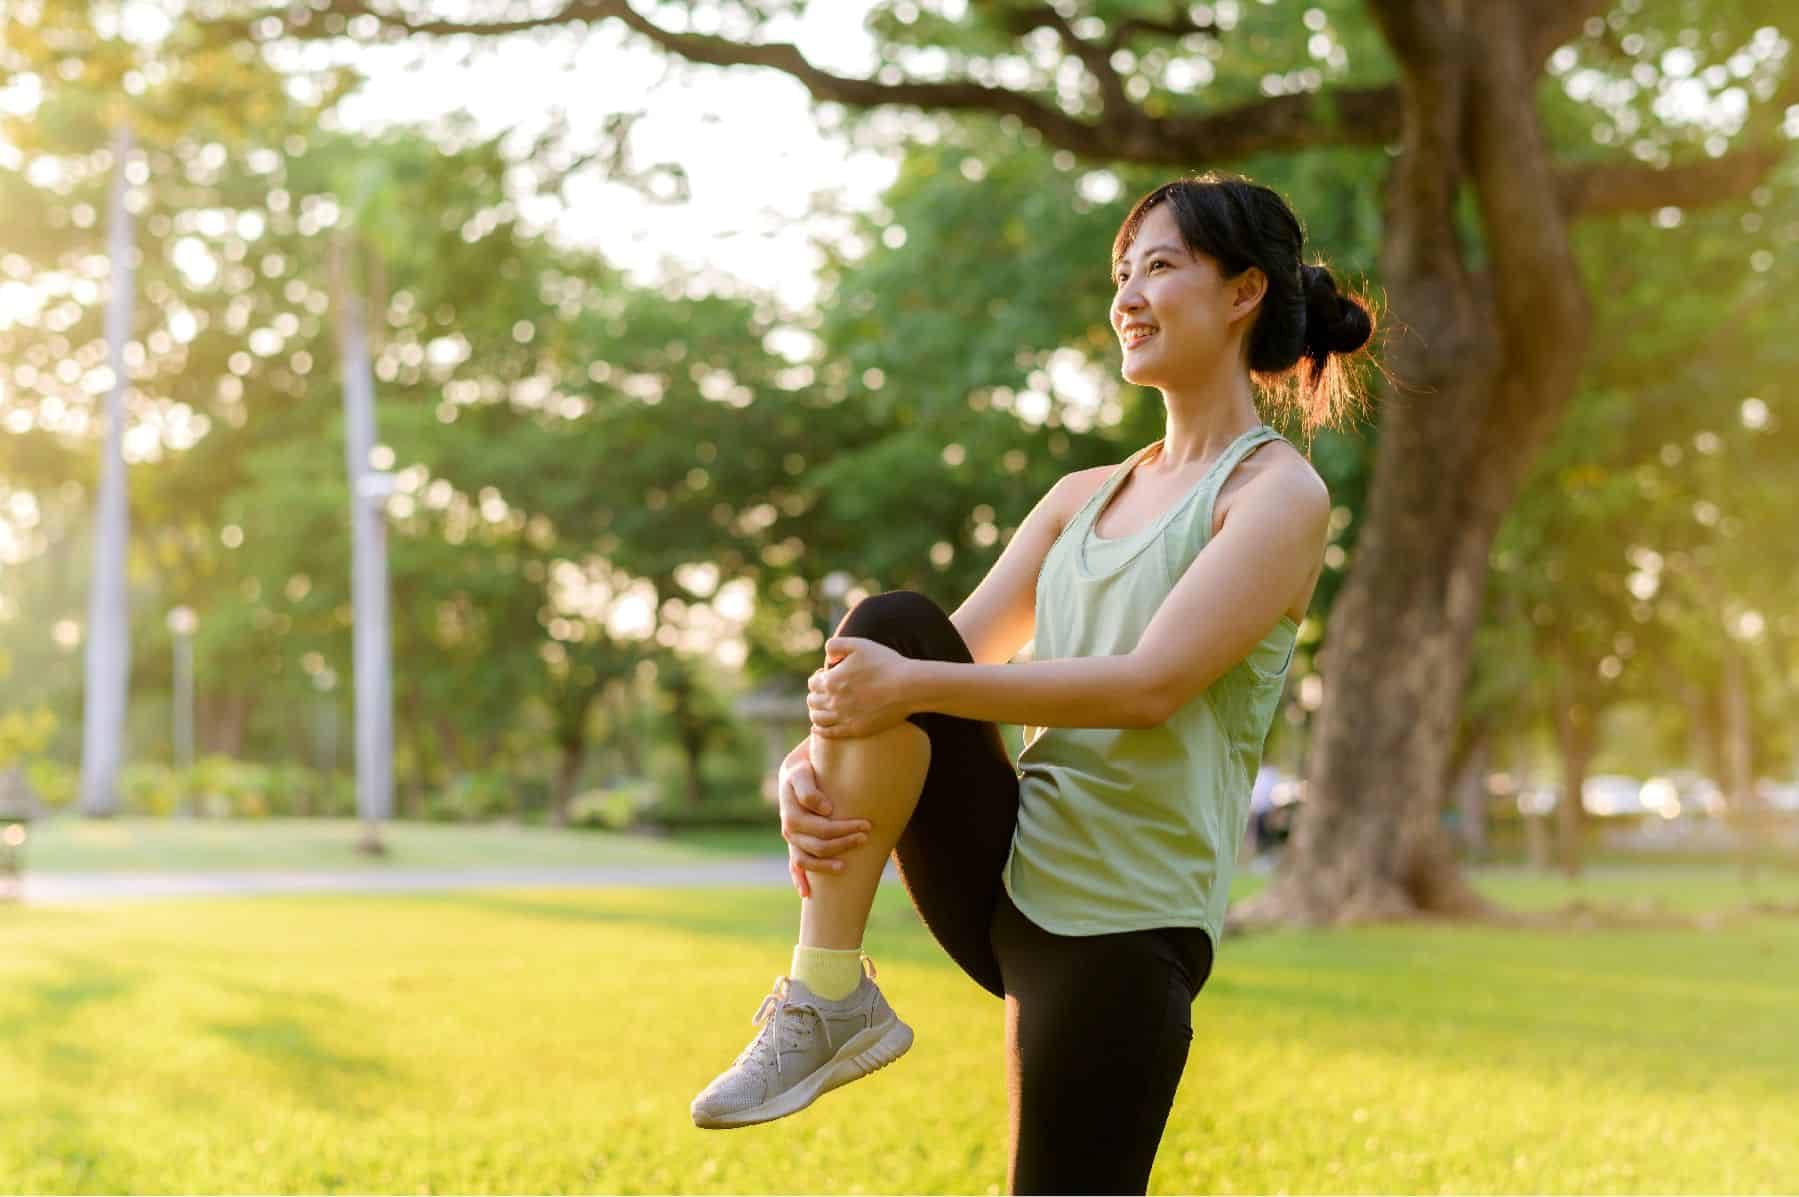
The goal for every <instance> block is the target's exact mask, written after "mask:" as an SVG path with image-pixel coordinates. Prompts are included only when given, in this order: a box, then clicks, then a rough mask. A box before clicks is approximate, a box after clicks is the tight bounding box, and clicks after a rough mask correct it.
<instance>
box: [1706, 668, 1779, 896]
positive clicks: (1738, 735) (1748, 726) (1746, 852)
mask: <svg viewBox="0 0 1799 1197" xmlns="http://www.w3.org/2000/svg"><path fill="white" fill-rule="evenodd" d="M1723 667H1724V668H1723V684H1724V719H1723V728H1722V730H1723V737H1722V739H1723V749H1724V754H1723V755H1724V762H1723V763H1724V776H1723V777H1721V778H1719V781H1720V783H1721V784H1722V785H1723V787H1724V794H1725V803H1726V806H1725V809H1726V810H1728V811H1729V812H1730V815H1731V818H1732V820H1733V821H1734V822H1735V823H1736V825H1737V833H1738V836H1739V837H1740V840H1741V843H1742V846H1743V853H1742V858H1741V868H1742V875H1743V881H1744V882H1745V883H1753V882H1754V881H1755V879H1756V875H1757V873H1758V871H1759V866H1760V864H1761V853H1762V845H1763V844H1764V843H1765V842H1766V840H1767V837H1768V835H1769V833H1770V831H1771V830H1772V829H1771V828H1770V827H1768V826H1767V820H1766V819H1765V818H1763V811H1762V803H1761V796H1760V795H1759V794H1758V793H1756V789H1755V742H1754V720H1753V716H1752V712H1751V707H1750V694H1749V677H1748V669H1747V667H1746V662H1745V661H1744V660H1743V651H1742V649H1741V647H1740V646H1738V645H1737V644H1736V643H1735V642H1734V641H1733V640H1732V639H1731V638H1730V634H1729V633H1728V632H1726V633H1725V634H1724V641H1723Z"/></svg>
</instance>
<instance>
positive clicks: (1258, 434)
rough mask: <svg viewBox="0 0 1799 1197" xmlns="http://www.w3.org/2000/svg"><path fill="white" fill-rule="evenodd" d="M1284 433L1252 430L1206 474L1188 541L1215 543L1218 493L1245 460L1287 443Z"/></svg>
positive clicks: (1264, 429)
mask: <svg viewBox="0 0 1799 1197" xmlns="http://www.w3.org/2000/svg"><path fill="white" fill-rule="evenodd" d="M1285 439H1287V438H1286V437H1283V436H1282V435H1281V434H1280V433H1278V432H1276V431H1275V430H1274V429H1272V428H1270V427H1269V426H1268V425H1266V424H1262V425H1260V426H1258V427H1255V428H1251V429H1250V430H1249V431H1248V432H1245V433H1244V434H1243V435H1242V436H1240V437H1238V438H1237V439H1236V440H1234V441H1232V442H1231V444H1230V446H1229V447H1228V448H1226V449H1225V451H1224V452H1223V453H1220V454H1219V455H1218V460H1217V461H1215V462H1213V463H1212V468H1211V469H1210V470H1208V471H1206V478H1205V482H1204V483H1203V489H1202V492H1201V494H1200V496H1199V501H1198V502H1197V503H1194V504H1193V506H1192V507H1191V508H1190V510H1191V511H1192V517H1191V518H1192V520H1193V524H1194V527H1193V528H1191V529H1189V530H1188V538H1189V540H1190V541H1191V542H1192V543H1197V544H1201V545H1203V544H1205V543H1206V542H1207V541H1209V540H1211V539H1212V511H1213V509H1214V508H1215V507H1216V506H1217V503H1218V492H1219V491H1221V490H1223V489H1224V483H1225V480H1226V479H1228V478H1229V477H1230V476H1231V472H1232V471H1233V470H1235V469H1236V468H1237V466H1238V465H1240V464H1241V463H1242V461H1243V459H1244V458H1245V457H1248V456H1249V455H1250V454H1251V453H1254V452H1255V451H1256V450H1257V449H1259V448H1261V447H1262V446H1263V445H1265V444H1267V443H1268V442H1269V441H1280V440H1285Z"/></svg>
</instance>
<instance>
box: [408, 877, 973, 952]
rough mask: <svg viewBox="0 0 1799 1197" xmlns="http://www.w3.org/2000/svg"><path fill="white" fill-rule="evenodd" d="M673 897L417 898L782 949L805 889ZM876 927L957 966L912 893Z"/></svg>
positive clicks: (888, 901) (904, 945)
mask: <svg viewBox="0 0 1799 1197" xmlns="http://www.w3.org/2000/svg"><path fill="white" fill-rule="evenodd" d="M669 896H670V899H671V900H670V901H669V902H667V903H666V904H664V905H662V906H661V907H660V908H657V907H644V908H637V909H621V908H616V907H608V906H602V905H599V904H597V902H596V900H595V898H594V897H590V896H587V895H583V896H582V897H581V898H580V899H577V901H575V902H557V901H551V900H547V899H543V898H533V897H530V896H527V895H524V894H520V893H516V892H514V893H508V892H504V891H496V890H465V891H457V892H449V893H434V894H423V895H417V896H416V898H417V900H421V901H430V902H432V903H434V904H441V905H445V906H450V907H454V908H457V909H462V910H475V911H481V912H484V913H488V914H502V915H511V916H515V917H520V918H532V919H543V920H546V921H554V922H563V923H582V924H588V925H593V926H613V927H640V928H644V929H648V930H676V931H686V932H691V933H692V934H695V935H705V936H709V937H714V938H723V939H733V940H738V941H740V942H743V943H752V944H766V945H768V947H769V949H770V950H771V951H772V952H775V953H776V954H782V953H785V952H788V951H791V950H792V948H793V943H794V938H795V932H796V930H797V928H798V925H799V905H800V903H799V896H798V895H797V894H785V895H784V894H781V893H780V892H779V891H775V892H773V893H771V892H770V891H769V890H766V889H762V890H747V891H746V890H733V889H719V890H712V891H708V894H707V898H708V899H709V900H708V901H706V902H704V903H702V902H700V901H699V900H698V899H697V896H696V895H695V894H694V893H693V892H692V891H669ZM409 897H411V896H410V895H409ZM599 900H600V901H603V900H604V899H603V898H600V899H599ZM868 930H869V936H868V942H869V943H871V944H874V943H876V942H877V941H878V945H879V946H878V950H879V957H880V959H881V960H882V961H887V960H892V961H895V962H902V961H903V962H904V963H906V964H920V965H939V966H941V967H943V968H946V969H955V968H956V964H955V962H954V961H952V960H951V959H950V958H949V956H948V955H947V954H946V953H945V952H944V951H943V949H942V947H940V946H939V945H938V943H937V941H936V940H935V939H932V938H931V935H930V933H929V932H928V931H927V930H925V928H924V924H923V923H921V922H920V921H919V919H918V916H917V914H916V913H915V912H914V911H913V910H912V908H911V906H910V905H908V904H906V900H905V899H904V898H895V897H891V896H888V895H887V894H886V893H885V892H883V893H882V894H880V895H877V896H876V899H875V907H874V910H873V911H872V912H871V913H870V915H869V920H868ZM869 954H870V955H871V956H873V955H875V954H876V949H875V948H874V947H871V948H870V949H869Z"/></svg>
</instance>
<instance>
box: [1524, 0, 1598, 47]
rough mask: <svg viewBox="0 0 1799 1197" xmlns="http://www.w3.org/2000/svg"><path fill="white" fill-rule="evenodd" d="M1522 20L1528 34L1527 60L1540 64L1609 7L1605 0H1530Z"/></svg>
mask: <svg viewBox="0 0 1799 1197" xmlns="http://www.w3.org/2000/svg"><path fill="white" fill-rule="evenodd" d="M1528 7H1529V10H1530V11H1529V13H1528V15H1527V16H1526V18H1525V21H1526V28H1528V29H1530V30H1531V33H1530V60H1531V61H1532V62H1542V61H1543V60H1544V59H1546V58H1548V57H1549V55H1550V54H1551V53H1553V52H1554V51H1555V49H1556V47H1558V46H1563V45H1566V44H1567V43H1569V42H1571V41H1573V40H1574V38H1575V36H1576V35H1577V34H1579V33H1580V31H1581V29H1582V27H1583V26H1585V25H1586V23H1587V20H1588V19H1589V18H1591V17H1596V16H1599V15H1600V14H1601V13H1603V12H1604V11H1605V9H1606V8H1607V7H1609V5H1608V3H1607V0H1529V5H1528Z"/></svg>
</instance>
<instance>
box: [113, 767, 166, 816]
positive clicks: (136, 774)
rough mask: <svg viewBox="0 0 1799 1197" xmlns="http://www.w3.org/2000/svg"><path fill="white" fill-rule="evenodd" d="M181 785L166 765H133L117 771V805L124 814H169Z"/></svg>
mask: <svg viewBox="0 0 1799 1197" xmlns="http://www.w3.org/2000/svg"><path fill="white" fill-rule="evenodd" d="M181 795H182V786H181V782H180V780H179V779H178V778H177V777H176V776H175V771H174V770H172V769H170V768H169V767H168V766H167V765H160V764H156V763H154V762H137V763H134V764H130V765H126V766H125V767H124V768H122V769H120V770H119V804H120V805H121V806H122V807H123V808H124V809H125V811H126V812H127V813H128V814H134V815H172V814H174V813H175V810H176V807H177V805H178V804H179V802H180V800H181Z"/></svg>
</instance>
